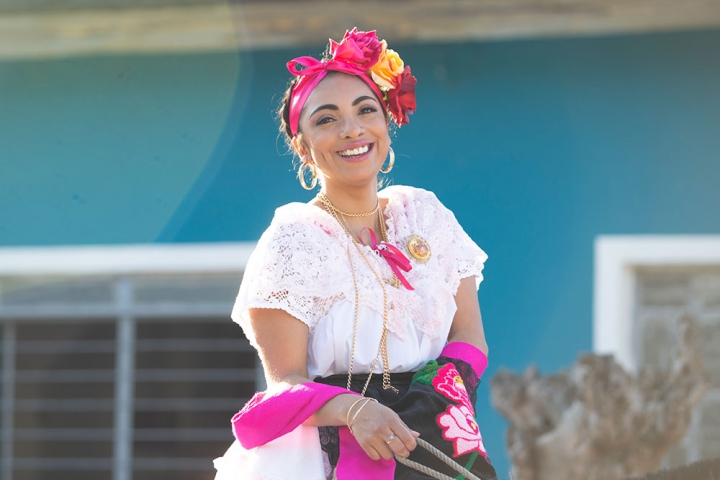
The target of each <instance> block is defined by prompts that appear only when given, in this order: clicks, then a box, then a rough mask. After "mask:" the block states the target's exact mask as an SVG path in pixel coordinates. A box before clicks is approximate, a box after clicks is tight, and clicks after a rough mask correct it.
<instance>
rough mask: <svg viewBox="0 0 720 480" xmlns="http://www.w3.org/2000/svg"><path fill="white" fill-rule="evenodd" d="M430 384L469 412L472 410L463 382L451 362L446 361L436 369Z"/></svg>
mask: <svg viewBox="0 0 720 480" xmlns="http://www.w3.org/2000/svg"><path fill="white" fill-rule="evenodd" d="M432 385H433V388H434V389H435V391H437V392H438V393H441V394H442V395H444V396H445V397H446V398H449V399H450V400H453V401H455V402H458V403H459V404H460V405H464V406H465V407H467V408H468V410H470V411H471V412H473V411H474V408H473V406H472V404H471V403H470V395H469V394H468V391H467V389H466V388H465V383H464V382H463V379H462V377H461V376H460V374H459V373H458V371H457V369H456V368H455V365H453V364H452V363H446V364H445V365H443V367H442V368H441V369H439V370H438V372H437V375H436V376H435V377H434V378H433V379H432Z"/></svg>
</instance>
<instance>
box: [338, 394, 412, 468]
mask: <svg viewBox="0 0 720 480" xmlns="http://www.w3.org/2000/svg"><path fill="white" fill-rule="evenodd" d="M364 402H367V404H365V405H363V404H364ZM360 408H362V409H361V410H359V409H360ZM348 418H350V424H349V425H348V427H350V429H351V431H352V433H353V435H354V436H355V439H356V440H357V442H358V444H360V446H361V447H362V448H363V450H365V453H367V454H368V456H369V457H370V458H372V459H373V460H380V458H384V459H385V460H390V459H391V458H393V455H394V454H395V455H399V456H401V457H405V458H407V457H408V455H410V452H411V451H413V450H415V447H416V446H417V442H416V441H415V438H416V437H418V436H420V434H419V433H417V432H415V431H414V430H411V429H410V428H408V426H407V425H405V423H404V422H403V421H402V420H401V419H400V417H399V416H398V414H397V413H395V412H393V411H392V410H391V409H389V408H388V407H386V406H384V405H380V404H379V403H377V402H373V401H371V400H369V399H368V400H361V401H360V402H359V403H357V404H355V405H354V406H352V407H351V408H350V410H349V411H348Z"/></svg>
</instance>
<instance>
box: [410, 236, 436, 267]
mask: <svg viewBox="0 0 720 480" xmlns="http://www.w3.org/2000/svg"><path fill="white" fill-rule="evenodd" d="M405 245H406V247H407V251H408V253H409V254H410V256H411V257H412V258H414V259H415V260H417V261H418V262H420V263H425V262H427V261H428V260H430V255H431V254H432V252H431V251H430V245H429V244H428V243H427V242H426V241H425V239H423V238H422V237H420V236H418V235H412V236H411V237H408V239H407V241H406V242H405Z"/></svg>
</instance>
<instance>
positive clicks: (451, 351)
mask: <svg viewBox="0 0 720 480" xmlns="http://www.w3.org/2000/svg"><path fill="white" fill-rule="evenodd" d="M440 355H441V356H443V357H450V358H457V359H460V360H462V361H464V362H467V363H469V364H470V366H471V367H472V368H473V370H475V373H476V374H477V376H478V378H480V377H482V374H483V372H485V369H486V368H487V366H488V359H487V355H485V354H484V353H483V352H482V351H481V350H480V349H479V348H477V347H476V346H475V345H471V344H469V343H466V342H451V343H448V344H447V345H445V348H443V350H442V352H440Z"/></svg>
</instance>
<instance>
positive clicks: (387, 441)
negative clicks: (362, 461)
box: [385, 433, 395, 445]
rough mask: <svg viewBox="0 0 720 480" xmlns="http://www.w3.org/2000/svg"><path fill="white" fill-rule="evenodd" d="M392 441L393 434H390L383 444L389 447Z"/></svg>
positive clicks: (393, 438)
mask: <svg viewBox="0 0 720 480" xmlns="http://www.w3.org/2000/svg"><path fill="white" fill-rule="evenodd" d="M393 440H395V434H394V433H391V434H390V436H389V437H388V439H387V440H385V443H387V444H388V445H390V443H391V442H392V441H393Z"/></svg>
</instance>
